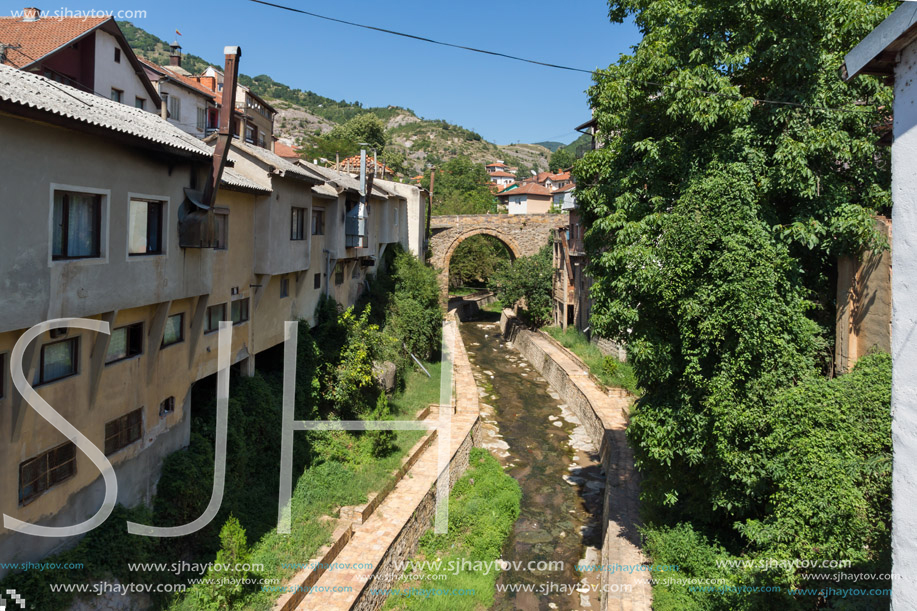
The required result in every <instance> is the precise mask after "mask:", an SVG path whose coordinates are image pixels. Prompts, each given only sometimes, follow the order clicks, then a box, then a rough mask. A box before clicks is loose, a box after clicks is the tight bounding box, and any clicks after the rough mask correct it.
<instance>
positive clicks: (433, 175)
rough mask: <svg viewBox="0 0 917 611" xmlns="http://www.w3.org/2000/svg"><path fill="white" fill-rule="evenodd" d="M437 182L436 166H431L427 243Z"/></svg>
mask: <svg viewBox="0 0 917 611" xmlns="http://www.w3.org/2000/svg"><path fill="white" fill-rule="evenodd" d="M435 182H436V166H431V167H430V197H428V198H427V243H429V241H430V217H431V216H432V215H433V184H434V183H435Z"/></svg>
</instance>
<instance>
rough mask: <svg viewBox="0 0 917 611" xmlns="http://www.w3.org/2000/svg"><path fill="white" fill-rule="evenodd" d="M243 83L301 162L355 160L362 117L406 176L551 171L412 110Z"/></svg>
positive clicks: (140, 35)
mask: <svg viewBox="0 0 917 611" xmlns="http://www.w3.org/2000/svg"><path fill="white" fill-rule="evenodd" d="M118 25H119V26H120V27H121V30H122V31H123V32H124V35H125V37H126V38H127V40H128V42H129V43H130V45H131V48H133V49H134V51H135V52H136V53H137V54H138V55H140V56H142V57H145V58H147V59H149V60H150V61H152V62H155V63H157V64H165V65H167V64H168V63H169V43H168V42H166V41H164V40H162V39H160V38H158V37H156V36H155V35H153V34H150V33H149V32H146V31H145V30H143V29H141V28H138V27H136V26H134V25H133V24H132V23H130V22H127V21H119V22H118ZM183 51H184V50H183ZM210 65H213V66H216V67H218V68H219V67H222V63H221V62H216V63H213V62H208V61H207V60H205V59H204V58H202V57H199V56H197V55H194V54H191V53H185V52H183V54H182V67H183V68H185V70H188V71H189V72H191V73H193V74H200V73H201V72H203V71H204V70H205V69H206V68H207V66H210ZM239 82H240V83H241V84H243V85H245V86H246V87H249V88H251V90H252V91H253V92H255V93H256V94H257V95H259V96H261V97H262V98H264V99H265V100H267V101H268V102H269V103H270V104H271V105H272V106H274V107H275V108H276V109H277V111H278V115H277V118H276V120H275V123H274V135H275V136H277V137H278V138H283V139H284V140H288V141H290V142H293V143H295V144H296V145H297V146H300V147H302V149H303V157H305V158H307V159H309V160H314V159H318V160H321V159H322V158H324V159H328V160H331V161H333V160H334V158H335V153H339V154H340V155H341V157H342V158H343V157H346V156H348V155H352V154H353V152H354V145H355V144H356V142H360V141H359V140H357V141H353V140H348V139H347V133H348V132H352V130H350V129H349V128H345V126H346V125H347V124H348V122H350V121H352V120H354V119H356V118H358V117H366V116H367V115H371V116H374V117H375V118H377V119H378V120H379V121H381V123H382V125H383V126H384V130H385V136H386V141H385V149H386V150H385V154H384V156H383V160H384V161H385V162H386V163H388V164H390V165H391V166H392V167H394V168H396V169H399V170H400V171H402V172H403V173H404V174H405V175H406V176H413V175H415V174H422V173H423V172H424V170H425V169H426V168H427V167H428V166H429V165H440V164H443V163H445V162H447V161H449V160H450V159H453V158H455V157H459V156H464V157H467V158H469V159H470V160H471V161H472V162H474V163H480V164H483V163H488V162H491V161H493V160H495V159H501V160H503V161H504V162H506V163H507V164H508V165H510V166H514V167H522V168H523V169H525V170H529V169H534V170H536V171H542V170H547V169H548V166H549V159H550V156H551V152H552V151H551V150H550V149H548V148H546V147H545V146H542V145H540V144H511V145H497V144H494V143H492V142H488V141H486V140H484V138H483V137H482V136H481V135H480V134H478V133H476V132H474V131H472V130H469V129H466V128H464V127H461V126H458V125H454V124H452V123H449V122H447V121H443V120H441V119H427V118H425V117H419V116H417V114H416V113H414V111H413V110H411V109H410V108H403V107H400V106H379V107H364V106H363V104H362V103H361V102H359V101H356V100H354V101H347V100H333V99H331V98H328V97H325V96H322V95H319V94H317V93H314V92H312V91H303V90H302V89H296V88H294V87H290V86H289V85H286V84H284V83H279V82H277V81H275V80H274V79H272V78H271V77H270V76H268V75H266V74H260V75H258V76H254V77H253V76H249V75H247V74H244V73H242V74H240V75H239ZM361 120H364V121H366V120H367V119H361ZM363 142H366V141H365V140H364V141H363ZM549 144H551V143H549ZM557 144H558V145H559V146H562V145H561V144H560V143H557Z"/></svg>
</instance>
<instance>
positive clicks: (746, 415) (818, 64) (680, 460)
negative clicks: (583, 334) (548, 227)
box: [575, 0, 896, 529]
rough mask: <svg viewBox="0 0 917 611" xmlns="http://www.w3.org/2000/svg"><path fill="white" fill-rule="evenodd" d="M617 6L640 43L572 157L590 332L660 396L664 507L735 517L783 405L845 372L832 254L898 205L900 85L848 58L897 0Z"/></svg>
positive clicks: (656, 487)
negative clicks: (818, 377)
mask: <svg viewBox="0 0 917 611" xmlns="http://www.w3.org/2000/svg"><path fill="white" fill-rule="evenodd" d="M609 4H610V9H611V10H610V16H611V19H612V20H613V21H617V22H621V21H623V20H625V19H627V18H630V17H632V18H633V19H634V20H635V22H636V24H637V26H638V27H639V28H640V30H641V31H642V33H643V36H644V37H643V40H642V41H641V42H640V44H639V45H638V46H637V47H636V48H635V49H634V51H633V53H632V54H630V55H626V56H622V58H621V59H620V61H619V62H618V63H617V64H616V65H612V66H610V67H609V68H608V69H606V70H600V71H598V72H597V73H596V75H595V81H596V82H595V85H594V86H593V87H592V88H591V89H590V97H591V101H592V105H593V107H594V109H595V117H596V119H597V121H598V129H599V133H600V139H601V143H602V148H600V149H598V150H596V151H592V152H590V153H588V154H587V155H586V156H585V158H584V159H583V160H581V161H579V162H577V164H576V166H575V176H576V179H577V200H578V201H579V202H580V205H581V207H582V210H583V215H584V218H585V222H586V224H587V227H588V230H587V234H586V242H587V248H588V250H589V252H590V255H591V261H592V263H591V268H590V270H591V274H592V276H593V279H594V285H593V297H594V299H595V306H594V308H593V314H592V325H593V327H594V329H595V330H596V331H597V332H599V333H601V334H603V335H606V336H610V337H613V338H617V339H620V340H624V341H626V342H627V344H628V346H629V350H630V356H631V358H632V360H633V363H634V366H635V371H636V373H637V376H638V379H639V383H640V386H641V387H643V388H645V389H647V394H646V396H645V397H644V399H643V400H642V401H641V402H640V404H639V405H638V407H637V408H636V411H635V414H634V417H633V420H632V423H631V429H630V435H631V439H632V441H633V442H634V444H635V451H636V455H637V459H638V462H639V466H640V468H641V470H642V472H643V474H644V476H645V478H646V479H645V486H644V491H645V497H646V499H647V500H648V501H650V503H649V507H651V508H656V509H657V510H658V511H659V512H660V513H659V515H660V516H663V517H665V516H668V517H669V518H671V516H673V515H680V516H686V517H688V518H689V519H691V520H694V521H695V522H698V523H706V524H708V525H711V526H715V525H722V526H723V527H724V528H725V529H730V528H731V526H732V524H733V523H735V522H738V521H742V520H750V519H755V518H760V517H761V515H760V513H761V512H762V511H763V507H764V506H765V502H766V498H767V495H768V494H769V490H770V486H771V484H770V483H769V482H772V479H773V477H772V476H773V474H772V473H769V472H768V471H767V463H766V461H764V460H762V459H761V456H760V455H756V454H755V452H753V451H751V449H752V448H753V445H754V441H755V440H756V439H758V438H759V437H760V436H761V435H766V434H769V432H770V430H771V428H772V424H771V423H770V421H769V415H768V408H767V404H768V400H769V398H770V397H772V396H773V393H774V392H775V391H776V390H777V389H780V388H783V387H787V386H790V385H792V384H794V383H795V381H797V380H798V379H800V378H801V377H802V376H807V375H810V374H811V372H813V371H822V372H828V371H830V359H831V353H832V351H831V349H830V344H831V341H832V335H833V320H834V303H833V298H834V291H835V288H834V281H835V280H834V276H835V270H834V262H835V261H836V257H837V256H838V255H840V254H849V253H855V252H857V251H858V250H860V249H862V248H865V247H870V246H876V245H877V244H876V238H875V232H874V230H873V223H872V215H873V214H874V213H876V212H877V211H883V212H884V211H887V208H888V207H889V206H890V197H889V192H888V186H889V166H888V158H887V152H886V151H885V150H884V149H883V148H881V147H880V146H878V144H877V141H878V139H879V137H880V135H881V130H882V128H883V127H884V126H885V125H886V124H887V121H888V117H887V115H886V114H885V111H883V109H888V108H889V101H890V92H889V90H888V88H886V87H885V86H884V85H882V84H881V83H880V82H878V81H877V80H874V79H870V78H861V79H857V80H856V81H855V82H853V83H845V82H844V81H843V80H842V79H841V77H840V76H839V69H840V67H841V65H842V63H843V56H844V54H845V53H846V52H847V51H849V50H850V49H851V48H852V47H853V46H854V45H855V44H856V43H857V42H858V41H859V40H860V39H861V38H862V37H863V36H865V35H866V34H867V33H868V32H869V31H870V30H871V29H872V28H873V27H875V25H876V24H878V23H879V21H881V19H882V18H883V17H884V16H886V15H887V14H888V13H889V11H890V10H891V9H892V8H894V6H895V5H896V3H895V2H891V1H886V0H877V1H868V0H611V2H610V3H609ZM664 508H669V509H664ZM672 509H675V511H672ZM657 517H659V516H657Z"/></svg>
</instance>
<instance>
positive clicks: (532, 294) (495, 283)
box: [490, 244, 554, 327]
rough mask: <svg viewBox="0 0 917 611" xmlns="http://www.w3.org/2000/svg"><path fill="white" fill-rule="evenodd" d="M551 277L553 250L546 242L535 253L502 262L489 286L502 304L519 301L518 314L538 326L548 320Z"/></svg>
mask: <svg viewBox="0 0 917 611" xmlns="http://www.w3.org/2000/svg"><path fill="white" fill-rule="evenodd" d="M553 277H554V269H553V251H552V247H551V245H550V244H546V245H545V246H543V247H542V249H541V250H539V251H538V254H536V255H533V256H531V257H520V258H519V259H517V260H516V261H515V262H513V263H504V264H503V265H502V266H501V267H500V269H499V270H498V271H497V273H495V274H494V275H493V277H492V278H491V282H490V288H491V290H493V291H494V293H496V294H497V298H498V299H499V300H500V302H501V303H503V304H504V305H505V306H506V307H510V308H512V307H515V306H517V305H522V306H523V307H524V308H525V309H524V310H523V311H521V312H520V316H521V317H522V318H523V319H525V320H526V321H527V322H528V323H529V324H531V325H534V326H536V327H541V326H544V325H546V324H547V323H549V322H550V321H551V311H552V307H553V303H554V300H553V298H552V296H551V291H552V282H553Z"/></svg>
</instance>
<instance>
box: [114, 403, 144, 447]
mask: <svg viewBox="0 0 917 611" xmlns="http://www.w3.org/2000/svg"><path fill="white" fill-rule="evenodd" d="M142 429H143V408H140V409H135V410H134V411H132V412H131V413H129V414H126V415H124V416H121V417H120V418H115V419H114V420H112V421H111V422H106V423H105V455H106V456H111V455H112V454H114V453H115V452H117V451H118V450H121V449H123V448H126V447H127V446H129V445H131V444H132V443H134V442H135V441H137V440H138V439H140V437H141V434H142V432H143V431H142Z"/></svg>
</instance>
